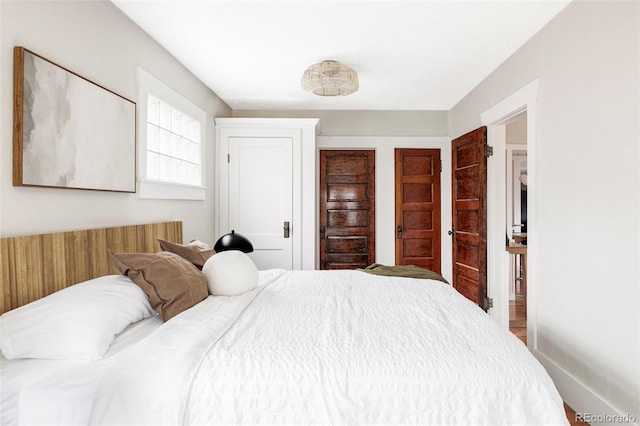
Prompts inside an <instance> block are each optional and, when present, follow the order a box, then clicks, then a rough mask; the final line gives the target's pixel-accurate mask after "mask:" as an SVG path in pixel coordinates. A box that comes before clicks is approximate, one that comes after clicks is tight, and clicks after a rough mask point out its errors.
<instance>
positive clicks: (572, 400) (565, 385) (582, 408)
mask: <svg viewBox="0 0 640 426" xmlns="http://www.w3.org/2000/svg"><path fill="white" fill-rule="evenodd" d="M534 355H535V357H536V358H537V359H538V361H540V364H542V366H543V367H544V368H545V370H547V373H549V376H551V379H552V380H553V383H554V384H555V385H556V388H557V389H558V392H560V396H561V397H562V399H563V400H564V402H566V403H567V405H569V406H570V407H571V408H572V409H573V410H574V411H575V412H576V415H579V414H583V415H584V416H585V417H587V418H586V419H585V421H587V422H588V421H589V419H591V424H592V425H596V424H597V425H617V426H620V424H629V425H633V426H640V423H639V422H640V419H638V418H633V416H631V417H632V418H630V419H629V414H625V413H621V412H620V411H618V410H617V409H616V408H615V407H613V406H612V405H611V404H610V403H609V402H607V401H605V400H604V399H602V398H601V397H600V396H599V395H598V394H596V393H595V392H593V390H592V389H590V388H589V387H587V386H586V385H585V384H584V383H582V382H580V381H579V380H578V379H576V378H575V377H573V376H572V375H571V374H569V373H568V372H567V371H566V370H565V369H563V368H562V367H560V366H559V365H558V364H556V363H555V362H554V361H552V360H550V359H549V358H547V357H546V356H545V355H543V354H542V353H540V352H538V351H535V353H534ZM621 419H622V421H620V420H621Z"/></svg>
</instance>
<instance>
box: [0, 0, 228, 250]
mask: <svg viewBox="0 0 640 426" xmlns="http://www.w3.org/2000/svg"><path fill="white" fill-rule="evenodd" d="M0 11H1V12H0V19H1V20H0V24H1V25H0V38H1V40H0V63H1V65H0V91H1V94H2V95H1V97H0V107H1V109H2V112H3V114H2V117H1V119H0V120H1V121H0V139H1V140H2V144H1V146H0V189H1V191H0V236H3V237H5V236H13V235H22V234H32V233H41V232H55V231H64V230H71V229H84V228H94V227H106V226H118V225H124V224H134V223H147V222H156V221H166V220H182V221H183V222H184V238H185V240H190V239H193V238H199V239H200V240H203V241H209V242H212V239H213V238H214V229H213V223H214V222H213V218H214V209H213V207H214V200H213V195H214V193H213V167H207V175H206V181H205V182H206V185H207V187H208V195H207V199H206V200H205V201H158V200H140V199H138V197H137V195H136V194H123V193H114V192H99V191H84V190H63V189H50V188H30V187H13V186H12V140H13V134H12V125H13V122H12V120H13V118H12V113H11V111H12V102H13V99H12V93H13V47H14V46H24V47H26V48H27V49H29V50H32V51H34V52H35V53H38V54H40V55H42V56H44V57H45V58H47V59H49V60H51V61H53V62H55V63H57V64H59V65H61V66H64V67H66V68H68V69H70V70H72V71H74V72H76V73H78V74H80V75H82V76H83V77H85V78H87V79H89V80H92V81H93V82H95V83H97V84H100V85H102V86H104V87H106V88H108V89H111V90H113V91H114V92H116V93H118V94H120V95H122V96H124V97H126V98H129V99H131V100H133V101H135V102H137V96H138V89H137V83H136V72H135V67H136V66H137V65H140V66H142V67H143V68H144V69H145V70H147V71H148V72H150V73H151V74H153V75H154V76H155V77H157V78H158V79H160V80H161V81H163V82H164V83H165V84H167V85H168V86H170V87H171V88H173V89H174V90H176V91H177V92H178V93H180V94H182V95H183V96H184V97H186V98H188V99H189V100H190V101H191V102H193V103H194V104H196V105H197V106H199V107H200V108H202V109H203V110H205V111H206V112H207V114H208V116H209V118H210V119H209V122H208V123H207V135H206V144H207V147H206V148H207V154H206V157H207V158H206V159H205V161H206V164H209V165H213V164H214V157H213V156H214V143H213V142H214V134H215V132H214V124H213V116H230V115H231V109H230V108H229V107H228V106H227V105H226V104H224V103H223V102H222V101H221V100H220V99H219V98H218V97H217V96H216V95H215V94H214V93H213V92H211V90H209V89H208V88H207V87H205V86H204V85H203V84H202V83H201V82H200V81H199V80H198V79H196V78H195V77H194V76H193V75H192V74H191V73H190V72H189V71H187V70H186V69H185V68H184V67H183V66H182V65H181V64H180V63H178V61H176V60H175V58H173V57H172V56H171V55H169V54H168V53H167V52H166V51H165V50H164V49H162V48H161V47H160V46H159V45H158V44H157V43H156V42H155V41H153V40H152V39H151V38H150V37H149V36H148V35H147V34H146V33H144V32H143V31H142V30H141V29H140V28H139V27H138V26H136V25H135V24H134V23H133V22H131V21H130V20H129V18H127V17H126V16H125V15H124V14H122V13H121V12H120V10H119V9H118V8H116V7H115V6H114V5H113V4H112V3H111V2H109V1H90V2H79V1H69V2H65V1H56V2H50V1H5V0H3V1H0Z"/></svg>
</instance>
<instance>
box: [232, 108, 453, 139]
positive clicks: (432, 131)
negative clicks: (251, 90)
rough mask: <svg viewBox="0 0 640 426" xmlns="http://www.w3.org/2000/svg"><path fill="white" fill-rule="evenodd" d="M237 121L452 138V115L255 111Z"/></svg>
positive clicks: (326, 132)
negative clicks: (299, 120)
mask: <svg viewBox="0 0 640 426" xmlns="http://www.w3.org/2000/svg"><path fill="white" fill-rule="evenodd" d="M233 116H234V117H251V118H256V117H272V118H278V117H284V118H292V117H307V118H319V119H320V121H319V123H318V135H320V136H448V135H449V121H448V119H449V114H448V111H334V110H303V111H271V110H270V111H254V110H234V111H233Z"/></svg>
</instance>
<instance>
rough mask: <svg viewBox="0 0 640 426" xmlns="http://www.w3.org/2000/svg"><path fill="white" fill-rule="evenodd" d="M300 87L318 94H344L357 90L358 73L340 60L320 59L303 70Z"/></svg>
mask: <svg viewBox="0 0 640 426" xmlns="http://www.w3.org/2000/svg"><path fill="white" fill-rule="evenodd" d="M302 88H303V89H304V90H306V91H308V92H312V93H314V94H316V95H318V96H345V95H349V94H351V93H353V92H355V91H356V90H358V74H357V73H356V72H355V70H354V69H353V68H351V67H348V66H346V65H344V64H341V63H340V62H336V61H322V62H320V63H318V64H313V65H311V66H310V67H309V68H307V70H306V71H305V72H304V74H303V75H302Z"/></svg>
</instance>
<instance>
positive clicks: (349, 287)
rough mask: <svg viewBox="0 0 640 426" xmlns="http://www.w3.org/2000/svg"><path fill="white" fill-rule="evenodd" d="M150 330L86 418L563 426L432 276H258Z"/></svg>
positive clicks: (546, 396)
mask: <svg viewBox="0 0 640 426" xmlns="http://www.w3.org/2000/svg"><path fill="white" fill-rule="evenodd" d="M159 331H162V332H158V333H157V334H156V336H154V337H153V338H151V339H147V340H146V341H145V342H146V343H147V344H144V345H139V347H137V348H135V349H134V350H133V351H131V352H130V353H129V354H127V356H126V357H123V358H122V359H121V360H120V361H119V362H117V363H116V364H115V365H114V367H112V369H111V371H110V372H109V373H108V374H107V375H106V376H105V378H104V379H103V381H102V383H101V385H100V388H99V390H98V399H97V400H96V404H95V406H94V410H93V415H92V423H94V424H103V425H109V424H118V425H126V424H135V425H143V424H147V425H151V424H153V425H163V424H164V425H176V424H194V425H195V424H207V425H213V424H296V425H299V424H309V425H313V424H345V425H365V424H377V425H388V424H420V425H449V424H451V425H524V424H531V425H538V424H539V425H552V424H563V425H564V424H567V421H566V418H565V415H564V410H563V406H562V401H561V399H560V397H559V395H558V393H557V391H556V389H555V387H554V386H553V383H552V382H551V380H550V378H549V377H548V375H547V374H546V372H545V371H544V369H543V368H542V366H541V365H540V364H539V363H538V362H537V361H536V360H535V359H534V358H533V357H532V356H531V355H530V354H529V352H528V351H527V349H526V348H525V346H524V345H523V344H522V343H521V342H520V341H518V340H517V338H515V336H513V335H511V334H510V333H509V332H508V331H507V330H502V329H499V328H498V326H497V325H496V324H495V322H494V321H493V320H492V319H490V318H489V317H488V316H487V315H486V314H485V313H484V312H482V311H481V310H480V309H479V308H478V307H477V306H475V305H473V304H472V303H471V302H469V301H467V300H466V299H464V298H462V297H461V296H460V295H459V294H457V292H456V291H455V290H453V289H452V288H451V287H450V286H448V285H446V284H443V283H441V282H438V281H427V280H414V279H409V278H389V277H380V276H375V275H370V274H366V273H363V272H360V271H288V272H284V271H268V272H267V273H262V284H261V285H260V286H259V288H258V289H257V290H255V291H253V292H250V293H247V294H244V295H242V296H237V297H232V298H226V297H210V298H208V299H207V300H205V301H203V302H202V303H200V304H198V305H197V306H195V307H194V308H192V309H190V310H189V311H187V312H184V313H182V314H180V316H178V317H176V318H174V319H173V320H171V321H169V322H167V323H166V324H165V325H164V326H163V327H162V330H159ZM145 342H143V343H145Z"/></svg>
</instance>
